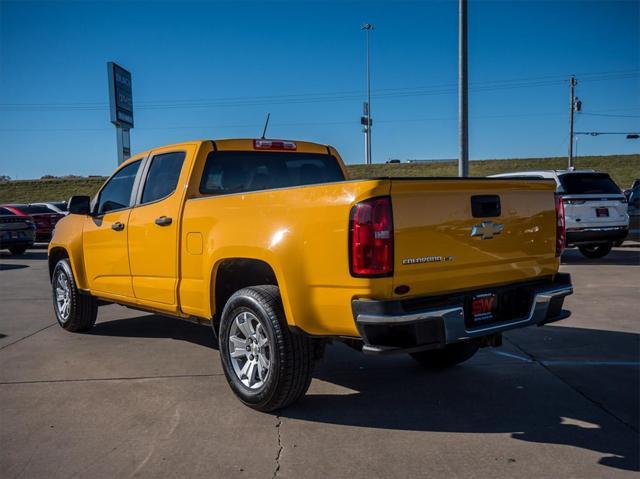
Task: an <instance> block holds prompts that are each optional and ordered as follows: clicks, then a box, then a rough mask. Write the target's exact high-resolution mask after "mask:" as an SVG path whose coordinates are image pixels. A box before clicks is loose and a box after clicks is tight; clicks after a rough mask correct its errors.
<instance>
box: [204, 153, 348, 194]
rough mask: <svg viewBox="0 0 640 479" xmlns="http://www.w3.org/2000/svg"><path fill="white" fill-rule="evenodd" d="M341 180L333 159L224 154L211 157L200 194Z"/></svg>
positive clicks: (318, 156) (269, 154)
mask: <svg viewBox="0 0 640 479" xmlns="http://www.w3.org/2000/svg"><path fill="white" fill-rule="evenodd" d="M341 180H344V174H343V173H342V170H341V169H340V166H339V165H338V160H336V159H335V158H334V157H333V156H330V155H319V154H314V153H276V152H254V151H222V152H213V153H210V154H209V157H208V158H207V162H206V164H205V167H204V172H203V175H202V180H201V182H200V192H201V193H205V194H214V195H215V194H228V193H240V192H244V191H257V190H266V189H270V188H284V187H287V186H300V185H312V184H317V183H328V182H332V181H341Z"/></svg>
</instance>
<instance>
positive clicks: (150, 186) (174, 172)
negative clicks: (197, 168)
mask: <svg viewBox="0 0 640 479" xmlns="http://www.w3.org/2000/svg"><path fill="white" fill-rule="evenodd" d="M184 157H185V153H184V151H176V152H172V153H164V154H162V155H156V156H154V157H153V160H152V161H151V167H150V168H149V174H148V175H147V181H145V183H144V189H143V190H142V203H143V204H144V203H151V202H153V201H157V200H160V199H162V198H166V197H167V196H169V195H170V194H171V193H173V192H174V191H175V190H176V186H177V185H178V178H179V177H180V171H181V170H182V163H183V162H184Z"/></svg>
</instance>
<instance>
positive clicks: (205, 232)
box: [49, 139, 572, 411]
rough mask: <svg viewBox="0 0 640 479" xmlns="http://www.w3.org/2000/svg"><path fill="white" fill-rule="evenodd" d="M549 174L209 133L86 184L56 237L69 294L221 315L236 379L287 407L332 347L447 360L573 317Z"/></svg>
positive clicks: (56, 268)
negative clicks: (393, 165) (389, 161)
mask: <svg viewBox="0 0 640 479" xmlns="http://www.w3.org/2000/svg"><path fill="white" fill-rule="evenodd" d="M554 189H555V185H554V183H553V182H552V181H546V180H530V179H528V180H523V179H488V178H477V179H458V178H376V179H367V180H349V179H348V178H347V172H346V169H345V167H344V164H343V162H342V160H341V159H340V156H339V155H338V152H337V151H336V150H335V149H334V148H333V147H331V146H327V145H320V144H315V143H309V142H303V141H287V140H268V139H238V140H216V141H195V142H188V143H180V144H176V145H171V146H166V147H162V148H158V149H154V150H151V151H147V152H144V153H140V154H138V155H136V156H134V157H133V158H131V159H129V160H128V161H126V162H125V163H123V164H122V165H121V166H120V167H119V168H118V169H117V170H116V172H115V173H114V174H113V175H112V176H111V177H110V178H109V179H108V180H107V181H106V182H105V184H104V185H103V186H102V188H101V189H100V191H99V192H98V194H97V195H96V196H95V198H93V200H90V198H89V197H87V196H74V197H72V198H71V199H70V202H69V212H70V214H69V215H68V216H66V217H65V218H64V219H62V220H61V221H60V222H58V224H57V225H56V229H55V233H54V235H53V239H52V241H51V244H50V246H49V272H50V276H51V282H52V290H53V306H54V310H55V314H56V317H57V320H58V322H59V324H60V325H61V326H62V327H63V328H64V329H66V330H68V331H87V330H89V329H91V328H92V327H93V325H94V323H95V321H96V316H97V309H98V306H99V305H101V304H107V303H118V304H121V305H124V306H128V307H132V308H136V309H142V310H146V311H150V312H154V313H158V314H162V315H170V316H174V317H177V318H182V319H187V320H191V321H196V322H201V323H210V324H211V325H212V327H213V331H214V334H216V336H217V338H218V344H219V348H220V357H221V361H222V366H223V369H224V372H225V374H226V377H227V380H228V382H229V385H230V386H231V388H232V389H233V391H234V393H235V394H236V395H237V396H238V398H239V399H240V400H241V401H242V402H244V403H245V404H247V405H248V406H250V407H253V408H255V409H258V410H261V411H271V410H275V409H278V408H281V407H284V406H286V405H288V404H291V403H292V402H294V401H296V400H297V399H299V398H300V397H302V396H303V395H304V394H305V393H306V391H307V388H308V387H309V383H310V381H311V376H312V373H313V366H314V362H315V361H316V360H317V359H319V358H320V357H321V355H322V353H323V352H324V346H325V345H326V344H327V343H328V342H329V341H336V340H337V341H344V342H345V343H347V344H349V345H350V346H353V347H356V348H358V349H361V350H363V351H364V352H366V353H372V354H390V353H405V354H410V355H411V356H412V357H413V358H414V359H416V360H417V361H418V362H419V363H421V364H423V365H426V366H431V367H446V366H452V365H455V364H458V363H460V362H462V361H465V360H467V359H469V358H470V357H471V356H472V355H473V354H474V353H475V352H476V351H477V350H478V348H480V347H483V346H499V345H500V344H501V333H502V332H503V331H505V330H509V329H513V328H520V327H524V326H529V325H542V324H546V323H549V322H551V321H557V320H560V319H563V318H565V317H567V316H568V315H569V313H568V312H567V311H565V310H563V309H562V304H563V300H564V297H565V296H567V295H569V294H571V293H572V286H571V280H570V277H569V275H567V274H561V273H558V266H559V256H560V254H561V253H562V250H563V248H564V215H563V211H562V203H561V202H559V201H558V200H557V199H556V197H555V195H554Z"/></svg>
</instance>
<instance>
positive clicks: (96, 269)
mask: <svg viewBox="0 0 640 479" xmlns="http://www.w3.org/2000/svg"><path fill="white" fill-rule="evenodd" d="M140 163H141V160H138V161H134V162H133V163H130V164H128V165H126V166H125V167H123V168H121V169H120V170H119V171H117V172H116V173H115V174H114V175H113V176H112V177H111V178H110V179H109V181H107V183H106V184H105V185H104V187H103V188H102V189H101V190H100V193H99V194H98V197H97V199H96V203H95V205H94V208H93V214H92V215H90V216H87V218H86V219H85V223H84V229H83V233H82V236H83V249H84V266H85V270H86V274H87V279H88V281H89V288H90V289H91V291H95V292H97V293H100V294H101V295H102V296H114V297H130V298H133V288H132V286H131V272H130V270H129V252H128V245H127V233H128V225H129V215H130V213H131V205H132V191H133V185H134V182H135V178H136V174H137V172H138V169H139V168H140Z"/></svg>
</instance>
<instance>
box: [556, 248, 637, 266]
mask: <svg viewBox="0 0 640 479" xmlns="http://www.w3.org/2000/svg"><path fill="white" fill-rule="evenodd" d="M562 264H563V265H587V266H589V265H611V266H640V250H638V249H631V248H627V249H625V248H614V249H613V250H611V252H610V253H609V254H608V255H607V256H605V257H604V258H597V259H589V258H587V257H585V256H583V255H582V253H580V251H579V250H578V249H577V248H571V249H568V250H566V251H565V252H564V254H563V255H562Z"/></svg>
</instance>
